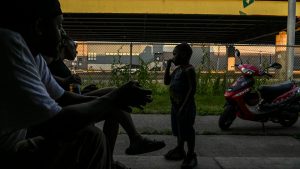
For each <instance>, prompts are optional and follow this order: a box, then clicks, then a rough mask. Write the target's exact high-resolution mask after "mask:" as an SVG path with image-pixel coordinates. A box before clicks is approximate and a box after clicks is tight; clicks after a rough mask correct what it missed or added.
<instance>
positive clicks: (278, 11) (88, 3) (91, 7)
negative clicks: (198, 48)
mask: <svg viewBox="0 0 300 169" xmlns="http://www.w3.org/2000/svg"><path fill="white" fill-rule="evenodd" d="M246 1H247V2H250V1H249V0H246ZM60 2H61V6H62V9H63V12H64V13H135V14H212V15H240V13H245V14H247V15H273V16H287V15H288V1H270V0H266V1H263V0H256V1H254V2H253V3H252V4H250V5H249V6H247V7H246V8H244V6H243V0H60ZM296 8H297V9H296V12H297V14H296V15H297V16H300V2H297V7H296Z"/></svg>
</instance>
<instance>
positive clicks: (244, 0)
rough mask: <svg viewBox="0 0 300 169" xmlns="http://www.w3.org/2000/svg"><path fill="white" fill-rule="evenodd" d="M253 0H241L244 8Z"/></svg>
mask: <svg viewBox="0 0 300 169" xmlns="http://www.w3.org/2000/svg"><path fill="white" fill-rule="evenodd" d="M253 3H254V0H243V6H244V8H247V7H248V6H249V5H251V4H253Z"/></svg>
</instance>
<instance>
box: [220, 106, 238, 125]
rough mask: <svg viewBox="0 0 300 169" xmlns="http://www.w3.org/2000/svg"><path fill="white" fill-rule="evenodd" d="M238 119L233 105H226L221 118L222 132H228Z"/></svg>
mask: <svg viewBox="0 0 300 169" xmlns="http://www.w3.org/2000/svg"><path fill="white" fill-rule="evenodd" d="M235 118H236V114H235V108H234V106H233V105H230V104H228V105H226V106H225V109H224V111H223V113H222V114H221V115H220V118H219V127H220V129H221V130H228V129H229V127H230V126H231V124H232V122H233V121H234V119H235Z"/></svg>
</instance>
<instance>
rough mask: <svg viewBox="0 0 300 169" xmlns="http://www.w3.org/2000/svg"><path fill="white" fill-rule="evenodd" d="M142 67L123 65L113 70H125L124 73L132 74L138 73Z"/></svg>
mask: <svg viewBox="0 0 300 169" xmlns="http://www.w3.org/2000/svg"><path fill="white" fill-rule="evenodd" d="M140 69H141V65H134V64H132V65H124V66H121V67H117V68H115V69H113V70H112V72H123V73H129V72H130V74H135V73H137V72H138V71H140Z"/></svg>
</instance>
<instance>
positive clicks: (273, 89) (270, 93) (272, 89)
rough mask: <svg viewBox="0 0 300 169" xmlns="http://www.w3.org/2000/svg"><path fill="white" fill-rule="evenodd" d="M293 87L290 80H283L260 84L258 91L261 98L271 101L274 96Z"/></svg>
mask: <svg viewBox="0 0 300 169" xmlns="http://www.w3.org/2000/svg"><path fill="white" fill-rule="evenodd" d="M292 87H293V83H292V82H284V83H281V84H277V85H272V86H260V87H259V89H258V91H259V92H260V95H261V98H262V99H264V101H266V102H272V101H273V100H274V99H275V98H276V97H278V96H280V95H281V94H283V93H285V92H287V91H289V90H290V89H291V88H292Z"/></svg>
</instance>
